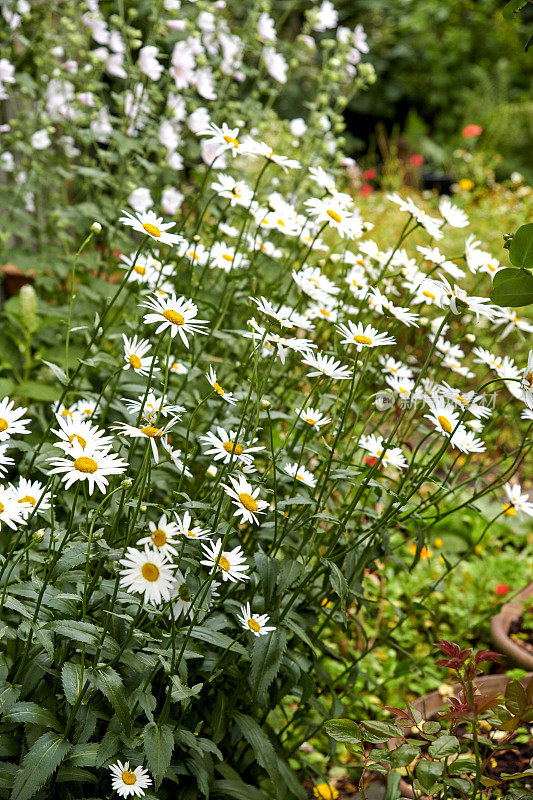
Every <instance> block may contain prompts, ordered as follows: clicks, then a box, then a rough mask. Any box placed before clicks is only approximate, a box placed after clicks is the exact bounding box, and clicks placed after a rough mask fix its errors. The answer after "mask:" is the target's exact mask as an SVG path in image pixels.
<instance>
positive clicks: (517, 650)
mask: <svg viewBox="0 0 533 800" xmlns="http://www.w3.org/2000/svg"><path fill="white" fill-rule="evenodd" d="M532 595H533V583H530V584H529V586H526V588H525V589H524V590H523V591H521V592H520V594H519V595H517V596H516V597H515V598H514V600H511V601H510V602H509V603H505V605H503V606H502V609H501V611H500V613H499V614H496V616H495V617H493V618H492V620H491V622H490V633H491V636H492V641H493V642H494V644H495V645H496V647H497V649H498V650H499V651H501V652H502V653H505V655H507V656H509V658H511V659H512V660H513V661H514V663H515V664H516V665H517V666H519V667H522V668H523V669H527V670H533V655H532V654H531V653H528V651H527V650H526V649H525V648H524V647H521V646H520V645H519V644H518V642H515V641H513V639H511V637H510V636H509V629H510V627H511V625H512V623H513V622H516V621H517V620H519V619H520V617H521V616H522V610H523V608H524V604H525V602H526V600H527V599H528V598H529V597H531V596H532Z"/></svg>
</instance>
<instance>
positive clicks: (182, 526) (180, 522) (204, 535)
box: [175, 511, 213, 539]
mask: <svg viewBox="0 0 533 800" xmlns="http://www.w3.org/2000/svg"><path fill="white" fill-rule="evenodd" d="M175 516H176V529H177V534H178V536H183V537H184V538H185V539H209V538H210V537H211V536H212V535H213V534H212V532H211V531H208V530H206V529H204V528H201V527H200V526H199V525H193V524H192V518H191V515H190V514H189V512H188V511H185V512H184V514H183V517H180V516H179V514H176V515H175Z"/></svg>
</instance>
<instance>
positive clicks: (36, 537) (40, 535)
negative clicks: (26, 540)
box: [33, 528, 44, 542]
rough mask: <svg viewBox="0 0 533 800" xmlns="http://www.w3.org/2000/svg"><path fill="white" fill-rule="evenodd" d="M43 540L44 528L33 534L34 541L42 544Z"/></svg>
mask: <svg viewBox="0 0 533 800" xmlns="http://www.w3.org/2000/svg"><path fill="white" fill-rule="evenodd" d="M43 539H44V528H39V530H38V531H35V532H34V534H33V541H34V542H42V540H43Z"/></svg>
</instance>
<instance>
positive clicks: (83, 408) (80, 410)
mask: <svg viewBox="0 0 533 800" xmlns="http://www.w3.org/2000/svg"><path fill="white" fill-rule="evenodd" d="M71 408H72V412H73V413H74V414H79V415H80V417H81V418H82V419H92V418H93V417H96V416H98V411H97V409H98V404H97V402H96V400H91V398H90V397H82V399H81V400H78V401H77V402H76V403H74V405H73V406H71Z"/></svg>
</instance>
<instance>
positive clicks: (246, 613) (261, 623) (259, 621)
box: [237, 603, 276, 636]
mask: <svg viewBox="0 0 533 800" xmlns="http://www.w3.org/2000/svg"><path fill="white" fill-rule="evenodd" d="M237 619H238V620H239V622H240V623H241V625H242V627H243V628H244V630H245V631H251V632H252V633H253V635H254V636H267V635H268V634H269V633H272V631H275V630H276V628H275V626H274V625H267V622H268V620H269V619H270V617H269V616H268V614H252V612H251V609H250V603H246V605H245V606H241V613H240V614H237Z"/></svg>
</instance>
